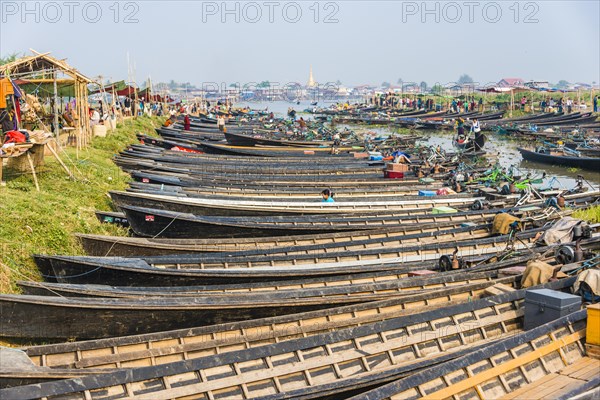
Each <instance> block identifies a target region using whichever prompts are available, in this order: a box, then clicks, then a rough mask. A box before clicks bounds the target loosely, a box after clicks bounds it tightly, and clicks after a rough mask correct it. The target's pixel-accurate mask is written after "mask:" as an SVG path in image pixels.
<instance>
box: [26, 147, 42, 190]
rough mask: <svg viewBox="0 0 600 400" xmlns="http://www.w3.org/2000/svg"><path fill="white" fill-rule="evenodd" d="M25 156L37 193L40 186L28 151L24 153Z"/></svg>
mask: <svg viewBox="0 0 600 400" xmlns="http://www.w3.org/2000/svg"><path fill="white" fill-rule="evenodd" d="M25 155H26V156H27V161H28V162H29V167H30V168H31V173H32V174H33V182H34V183H35V188H36V189H37V191H38V192H39V191H40V184H39V183H38V179H37V175H36V173H35V167H34V166H33V161H32V160H31V156H30V155H29V150H27V152H25Z"/></svg>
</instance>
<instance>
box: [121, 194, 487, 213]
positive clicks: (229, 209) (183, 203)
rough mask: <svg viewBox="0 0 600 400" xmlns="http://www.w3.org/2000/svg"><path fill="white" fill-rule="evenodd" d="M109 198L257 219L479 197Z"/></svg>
mask: <svg viewBox="0 0 600 400" xmlns="http://www.w3.org/2000/svg"><path fill="white" fill-rule="evenodd" d="M110 196H111V199H112V201H113V203H114V204H115V205H116V206H117V207H121V206H134V207H146V208H155V209H159V210H168V211H175V212H183V213H193V214H194V215H223V216H235V215H240V216H253V215H255V216H258V215H290V214H300V215H303V214H335V213H337V214H340V213H357V212H373V211H384V210H386V211H400V210H403V211H414V210H419V209H421V210H425V209H428V210H430V209H431V208H433V207H439V206H446V207H457V206H458V207H460V206H470V205H471V204H473V203H474V202H475V201H477V200H484V198H483V197H460V198H448V197H445V196H441V197H433V198H432V197H429V198H428V197H423V198H422V199H418V200H406V201H404V200H395V201H380V202H338V203H325V202H294V203H290V202H282V201H280V202H275V201H272V202H271V201H264V200H263V201H244V200H221V199H219V200H215V199H211V198H199V197H198V198H179V197H175V196H167V195H159V194H147V193H130V192H116V191H111V192H110Z"/></svg>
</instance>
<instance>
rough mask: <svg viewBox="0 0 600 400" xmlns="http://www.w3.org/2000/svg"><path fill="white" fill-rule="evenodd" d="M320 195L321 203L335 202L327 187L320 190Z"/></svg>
mask: <svg viewBox="0 0 600 400" xmlns="http://www.w3.org/2000/svg"><path fill="white" fill-rule="evenodd" d="M321 197H323V200H321V201H322V202H323V203H335V200H334V199H333V192H332V191H331V190H329V189H325V190H323V191H322V192H321Z"/></svg>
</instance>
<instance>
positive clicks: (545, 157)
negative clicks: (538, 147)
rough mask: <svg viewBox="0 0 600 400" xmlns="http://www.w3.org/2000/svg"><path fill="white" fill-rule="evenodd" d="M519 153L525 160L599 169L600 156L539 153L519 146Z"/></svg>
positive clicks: (593, 169) (591, 169) (592, 169)
mask: <svg viewBox="0 0 600 400" xmlns="http://www.w3.org/2000/svg"><path fill="white" fill-rule="evenodd" d="M517 150H519V153H521V155H522V156H523V158H524V159H525V160H527V161H533V162H539V163H543V164H551V165H563V166H566V167H575V168H581V169H587V170H590V171H600V157H576V156H566V155H564V154H562V155H561V154H554V153H552V152H550V153H546V152H544V153H540V152H536V151H531V150H527V149H524V148H521V147H519V148H518V149H517Z"/></svg>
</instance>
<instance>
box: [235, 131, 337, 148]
mask: <svg viewBox="0 0 600 400" xmlns="http://www.w3.org/2000/svg"><path fill="white" fill-rule="evenodd" d="M224 135H225V139H226V140H227V143H229V144H230V145H232V146H242V147H248V146H249V147H253V146H291V147H321V146H326V147H331V145H332V144H333V142H331V141H321V140H320V141H314V140H313V141H310V140H306V141H305V140H288V139H270V138H266V137H260V136H251V135H245V134H242V133H237V132H231V131H229V130H228V132H224Z"/></svg>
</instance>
